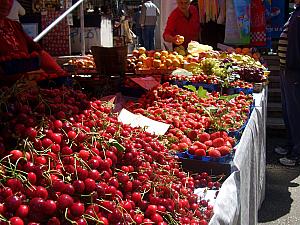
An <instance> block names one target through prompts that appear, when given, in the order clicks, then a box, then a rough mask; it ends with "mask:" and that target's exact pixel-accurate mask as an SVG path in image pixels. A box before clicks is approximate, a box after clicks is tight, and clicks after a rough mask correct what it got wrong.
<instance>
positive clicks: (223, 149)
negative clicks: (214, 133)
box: [217, 146, 230, 156]
mask: <svg viewBox="0 0 300 225" xmlns="http://www.w3.org/2000/svg"><path fill="white" fill-rule="evenodd" d="M217 150H218V151H219V152H220V153H221V155H222V156H224V155H228V154H229V153H230V148H229V147H228V146H221V147H219V148H217Z"/></svg>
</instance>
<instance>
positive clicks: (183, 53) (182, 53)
mask: <svg viewBox="0 0 300 225" xmlns="http://www.w3.org/2000/svg"><path fill="white" fill-rule="evenodd" d="M178 54H179V55H183V56H185V54H186V53H185V50H182V49H180V50H179V51H178Z"/></svg>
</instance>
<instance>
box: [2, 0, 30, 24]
mask: <svg viewBox="0 0 300 225" xmlns="http://www.w3.org/2000/svg"><path fill="white" fill-rule="evenodd" d="M25 13H26V11H25V9H24V8H23V7H22V5H21V4H20V3H19V2H18V1H17V0H13V5H12V7H11V10H10V12H9V14H8V16H7V18H8V19H11V20H13V21H18V22H20V19H19V16H24V15H25Z"/></svg>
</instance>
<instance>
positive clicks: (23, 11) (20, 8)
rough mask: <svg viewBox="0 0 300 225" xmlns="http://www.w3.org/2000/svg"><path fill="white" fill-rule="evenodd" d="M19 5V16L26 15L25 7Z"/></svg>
mask: <svg viewBox="0 0 300 225" xmlns="http://www.w3.org/2000/svg"><path fill="white" fill-rule="evenodd" d="M17 3H18V8H19V10H18V14H19V15H20V16H24V15H25V14H26V11H25V9H24V8H23V6H22V5H21V4H20V3H19V2H17Z"/></svg>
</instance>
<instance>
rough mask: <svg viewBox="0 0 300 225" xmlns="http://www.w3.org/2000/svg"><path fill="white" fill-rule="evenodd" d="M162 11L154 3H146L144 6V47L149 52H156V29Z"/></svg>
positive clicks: (142, 23)
mask: <svg viewBox="0 0 300 225" xmlns="http://www.w3.org/2000/svg"><path fill="white" fill-rule="evenodd" d="M159 15H160V11H159V9H158V8H157V6H156V5H155V4H154V3H153V2H152V1H145V2H144V4H143V5H142V10H141V18H140V24H141V28H142V37H143V42H144V47H145V48H146V49H147V50H154V49H155V46H154V43H155V41H154V38H155V27H156V23H157V18H158V17H159Z"/></svg>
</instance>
